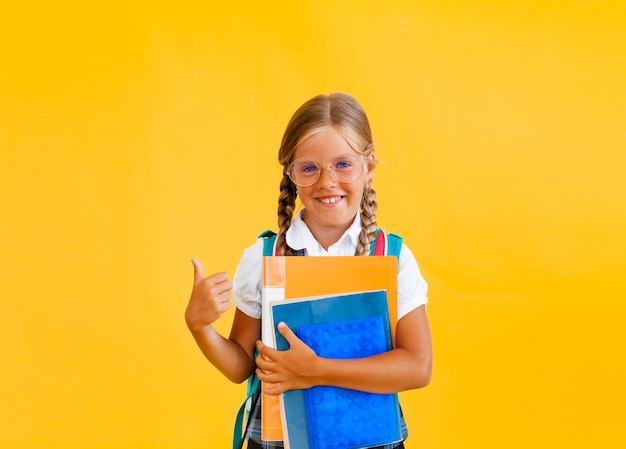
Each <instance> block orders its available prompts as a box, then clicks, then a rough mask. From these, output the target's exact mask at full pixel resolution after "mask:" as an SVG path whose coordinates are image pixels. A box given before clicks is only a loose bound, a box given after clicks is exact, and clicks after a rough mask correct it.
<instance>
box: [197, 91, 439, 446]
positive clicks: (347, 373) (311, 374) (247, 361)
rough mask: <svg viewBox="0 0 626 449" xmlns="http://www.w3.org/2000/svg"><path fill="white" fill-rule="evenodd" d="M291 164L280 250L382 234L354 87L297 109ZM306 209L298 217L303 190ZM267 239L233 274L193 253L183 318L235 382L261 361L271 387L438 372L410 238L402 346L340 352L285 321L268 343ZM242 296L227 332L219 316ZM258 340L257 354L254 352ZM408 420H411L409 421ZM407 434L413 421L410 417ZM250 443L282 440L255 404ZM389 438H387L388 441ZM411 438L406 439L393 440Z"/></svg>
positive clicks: (403, 270) (418, 379)
mask: <svg viewBox="0 0 626 449" xmlns="http://www.w3.org/2000/svg"><path fill="white" fill-rule="evenodd" d="M278 159H279V161H280V163H281V164H282V166H283V178H282V180H281V182H280V195H279V197H278V236H277V247H278V251H279V254H280V255H288V256H289V255H294V253H297V254H298V255H309V256H324V255H336V256H347V255H357V256H364V255H368V254H369V252H370V245H372V242H373V241H374V239H375V233H376V229H377V223H376V215H375V213H376V209H377V207H378V206H377V203H376V193H375V191H374V190H373V188H372V177H373V175H374V171H375V165H376V157H375V154H374V145H373V142H372V135H371V130H370V125H369V121H368V119H367V116H366V114H365V111H364V110H363V108H362V107H361V105H360V104H359V103H358V102H357V101H356V100H355V99H354V98H352V97H350V96H349V95H346V94H343V93H333V94H330V95H319V96H316V97H314V98H312V99H310V100H309V101H307V102H306V103H304V104H303V105H302V106H301V107H300V108H299V109H298V110H297V111H296V112H295V113H294V115H293V117H292V118H291V120H290V122H289V124H288V125H287V129H286V130H285V134H284V136H283V140H282V144H281V147H280V150H279V153H278ZM298 196H299V197H300V201H301V202H302V205H303V209H302V210H301V211H300V213H299V214H297V215H296V216H295V217H294V211H295V204H296V203H295V202H296V197H298ZM262 257H263V240H262V239H258V240H257V242H256V243H255V244H254V245H253V246H251V247H249V248H247V249H246V250H245V251H244V254H243V256H242V259H241V262H240V263H239V266H238V267H237V270H236V272H235V276H234V278H233V282H232V283H231V282H230V280H229V276H228V274H227V273H217V274H213V275H211V276H209V277H206V278H205V276H204V272H203V268H202V265H201V263H200V262H199V261H198V260H196V259H193V260H192V263H193V266H194V286H193V290H192V293H191V298H190V300H189V304H188V306H187V310H186V312H185V320H186V322H187V326H188V327H189V330H190V331H191V333H192V334H193V336H194V338H195V340H196V342H197V344H198V346H199V347H200V350H201V351H202V353H203V354H204V355H205V356H206V358H207V359H208V360H209V361H210V362H211V363H212V364H213V365H215V367H216V368H217V369H219V370H220V371H221V372H222V373H223V374H224V375H225V376H226V377H227V378H228V379H230V380H231V381H233V382H237V383H240V382H243V381H245V380H246V379H248V377H249V376H250V375H251V374H252V372H253V371H255V370H256V373H257V375H258V377H259V378H260V379H261V380H262V381H263V382H265V383H266V387H265V388H266V389H265V390H264V392H266V393H268V394H271V395H280V394H281V393H284V392H285V391H288V390H293V389H306V388H310V387H313V386H316V385H332V386H336V387H343V388H349V389H353V390H360V391H366V392H370V393H397V392H400V391H404V390H410V389H415V388H421V387H424V386H426V385H428V383H429V382H430V376H431V369H432V348H431V336H430V329H429V325H428V320H427V317H426V307H425V305H426V301H427V299H426V289H427V285H426V282H425V281H424V279H423V278H422V276H421V275H420V271H419V268H418V266H417V263H416V261H415V258H414V257H413V254H412V253H411V251H410V250H409V248H408V247H406V245H403V246H402V249H401V252H400V257H399V262H398V323H397V328H396V348H395V349H393V350H391V351H388V352H386V353H383V354H378V355H375V356H372V357H367V358H362V359H352V360H333V359H324V358H321V357H318V356H317V355H316V354H315V353H314V352H313V350H311V349H310V348H309V347H308V346H306V345H305V344H304V343H303V342H302V341H301V340H299V339H298V338H297V337H296V335H295V334H294V333H293V332H292V330H291V329H289V328H288V327H287V326H285V325H284V324H282V325H280V324H279V331H280V333H281V334H282V335H283V336H284V337H285V339H286V340H287V341H288V342H289V345H290V349H289V350H287V351H277V350H274V349H272V348H270V347H268V346H265V345H264V344H263V343H262V342H261V341H260V336H261V278H262V264H261V261H262ZM231 290H232V292H234V301H235V304H236V306H237V309H236V311H235V317H234V321H233V325H232V329H231V332H230V336H229V337H228V338H225V337H222V336H221V335H219V334H218V333H217V332H216V331H215V329H214V328H213V326H212V323H213V322H214V321H215V320H217V319H218V318H220V317H221V316H222V314H223V313H224V312H225V311H226V310H228V308H229V307H230V299H231V297H232V296H233V295H232V294H231ZM255 349H257V350H258V351H259V355H258V356H257V357H256V359H255V357H254V353H255ZM403 424H404V423H403ZM402 427H403V438H406V436H407V431H406V427H405V426H404V425H403V426H402ZM248 437H249V442H248V447H249V448H262V447H265V448H268V447H282V444H279V445H276V443H275V442H274V443H272V444H271V445H270V444H268V443H263V445H262V442H261V438H260V410H259V407H258V406H257V408H256V410H254V411H253V419H252V421H251V425H250V428H249V429H248ZM381 447H383V446H381ZM387 447H389V448H391V447H393V448H403V447H404V445H403V443H398V444H396V445H388V446H387Z"/></svg>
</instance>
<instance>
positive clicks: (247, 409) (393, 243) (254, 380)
mask: <svg viewBox="0 0 626 449" xmlns="http://www.w3.org/2000/svg"><path fill="white" fill-rule="evenodd" d="M259 238H262V239H263V256H275V255H276V252H277V248H276V234H275V233H274V232H272V231H265V232H263V233H262V234H261V235H260V236H259ZM401 249H402V237H400V236H399V235H396V234H389V233H387V232H386V231H384V230H383V229H378V230H376V240H375V241H374V244H373V245H371V247H370V256H396V257H397V258H398V259H400V250H401ZM294 255H297V256H301V255H304V254H297V253H296V254H294ZM255 356H256V354H255ZM260 392H261V381H260V380H259V378H258V377H257V376H256V374H254V373H253V374H252V375H251V376H250V377H249V378H248V384H247V388H246V399H245V400H244V401H243V404H241V407H239V411H238V412H237V416H236V418H235V428H234V431H233V449H242V448H243V444H244V442H245V440H246V434H247V433H248V426H249V425H250V420H251V418H252V412H253V411H254V409H255V407H256V403H257V401H258V400H259V398H260V397H261V395H260ZM244 413H247V419H246V428H245V429H243V431H242V427H243V416H244Z"/></svg>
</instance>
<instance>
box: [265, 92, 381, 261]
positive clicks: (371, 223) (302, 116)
mask: <svg viewBox="0 0 626 449" xmlns="http://www.w3.org/2000/svg"><path fill="white" fill-rule="evenodd" d="M328 127H332V128H334V129H335V131H337V133H338V134H339V135H340V136H342V137H343V138H344V139H345V141H346V143H347V144H348V146H349V147H350V148H352V149H353V150H354V151H355V152H356V153H358V154H361V155H363V156H364V157H365V159H366V160H367V161H368V164H374V163H375V157H374V143H373V141H372V131H371V129H370V124H369V120H368V119H367V115H366V114H365V110H364V109H363V107H362V106H361V105H360V104H359V102H358V101H357V100H356V99H354V98H353V97H351V96H350V95H347V94H344V93H341V92H335V93H331V94H330V95H318V96H316V97H313V98H311V99H310V100H308V101H307V102H306V103H304V104H303V105H302V106H300V107H299V108H298V110H297V111H296V112H295V113H294V114H293V116H292V117H291V120H289V123H288V124H287V128H286V129H285V133H284V134H283V140H282V143H281V145H280V150H279V151H278V161H279V162H280V163H281V164H282V166H283V178H282V179H281V181H280V194H279V196H278V236H277V241H276V245H277V249H278V254H279V255H287V256H290V255H292V254H293V251H292V249H291V248H289V246H288V245H287V242H286V240H285V235H286V233H287V229H289V226H291V222H292V220H293V215H294V212H295V208H296V197H297V195H298V193H297V189H296V185H295V184H294V183H293V182H292V181H291V179H290V178H289V176H288V175H287V170H288V169H289V166H290V164H291V163H292V162H293V160H294V157H295V153H296V148H297V147H298V144H299V143H300V142H302V141H303V140H305V139H306V138H307V137H310V136H311V135H313V134H315V133H318V132H320V131H322V130H324V129H327V128H328ZM360 209H361V226H362V227H361V233H360V235H359V242H358V244H357V249H356V255H357V256H367V255H369V253H370V246H371V244H372V242H373V241H374V239H375V238H376V229H377V223H376V210H377V209H378V204H377V203H376V192H375V191H374V189H373V188H372V180H371V179H369V180H367V182H366V183H365V188H364V189H363V197H362V198H361V207H360Z"/></svg>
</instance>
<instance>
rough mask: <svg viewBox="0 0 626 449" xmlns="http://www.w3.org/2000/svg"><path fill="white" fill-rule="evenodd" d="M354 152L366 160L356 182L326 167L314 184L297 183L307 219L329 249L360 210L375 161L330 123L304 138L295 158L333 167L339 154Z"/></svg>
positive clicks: (308, 224)
mask: <svg viewBox="0 0 626 449" xmlns="http://www.w3.org/2000/svg"><path fill="white" fill-rule="evenodd" d="M345 154H353V155H356V156H357V157H358V158H359V160H360V161H361V162H362V163H363V164H364V168H363V174H362V175H361V176H360V177H359V178H358V179H356V180H355V181H353V182H349V183H346V182H340V181H337V179H335V176H334V175H333V173H332V172H331V170H330V169H328V168H325V169H323V170H322V172H321V174H320V177H319V179H318V180H317V182H315V184H313V185H311V186H306V187H302V186H297V189H298V195H299V196H300V200H301V201H302V204H303V205H304V207H305V208H306V212H305V213H304V222H305V223H306V225H307V226H308V227H309V229H310V230H311V232H312V233H313V235H314V236H315V237H316V239H317V240H318V241H319V242H320V243H321V244H322V246H324V247H325V248H326V249H328V246H329V245H331V244H333V243H335V242H336V241H337V240H338V239H339V238H340V237H341V235H342V234H343V233H344V232H345V231H346V229H348V228H349V227H350V225H351V224H352V222H353V221H354V217H355V216H356V214H357V212H358V211H359V206H360V205H361V198H362V197H363V189H364V187H365V183H366V182H367V181H368V180H369V179H371V177H372V176H373V174H374V164H368V163H366V162H367V161H365V159H364V157H363V156H362V155H359V154H357V153H356V152H355V151H354V150H352V149H351V148H350V147H349V146H348V144H347V143H346V141H345V140H344V139H343V138H342V137H341V136H340V135H339V134H337V132H336V131H335V129H334V128H332V127H329V128H326V129H325V130H323V131H321V132H319V133H317V134H313V135H312V136H310V137H308V138H307V139H305V140H304V141H302V142H300V144H299V145H298V148H297V149H296V153H295V159H307V160H310V161H313V162H315V163H317V165H318V166H319V167H329V166H330V165H331V164H332V163H333V161H334V160H335V158H337V156H341V155H345Z"/></svg>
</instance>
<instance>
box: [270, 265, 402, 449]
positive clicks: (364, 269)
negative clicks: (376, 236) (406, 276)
mask: <svg viewBox="0 0 626 449" xmlns="http://www.w3.org/2000/svg"><path fill="white" fill-rule="evenodd" d="M374 290H385V291H386V293H387V300H388V303H389V304H388V317H389V318H388V319H389V323H390V338H391V345H392V346H394V345H395V326H396V321H397V258H396V257H392V256H382V257H353V256H326V257H264V259H263V303H262V308H263V309H262V313H263V316H264V317H271V306H272V305H276V304H277V303H278V302H281V301H287V302H288V301H293V300H296V299H300V298H307V297H312V296H327V295H337V294H342V295H345V294H347V293H353V292H364V291H374ZM337 318H338V317H332V316H331V317H329V318H328V319H327V320H326V321H333V320H334V321H337V320H338V319H337ZM262 340H263V342H264V343H265V344H266V345H268V346H271V347H276V342H275V335H274V326H273V323H272V321H271V320H270V319H264V320H263V323H262ZM261 409H262V418H261V421H262V439H263V440H265V441H280V440H284V436H285V432H284V429H283V422H282V420H281V414H280V409H281V405H280V401H279V399H278V398H276V397H274V396H270V395H267V394H262V397H261ZM287 444H288V441H286V446H287ZM296 447H298V446H296Z"/></svg>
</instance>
